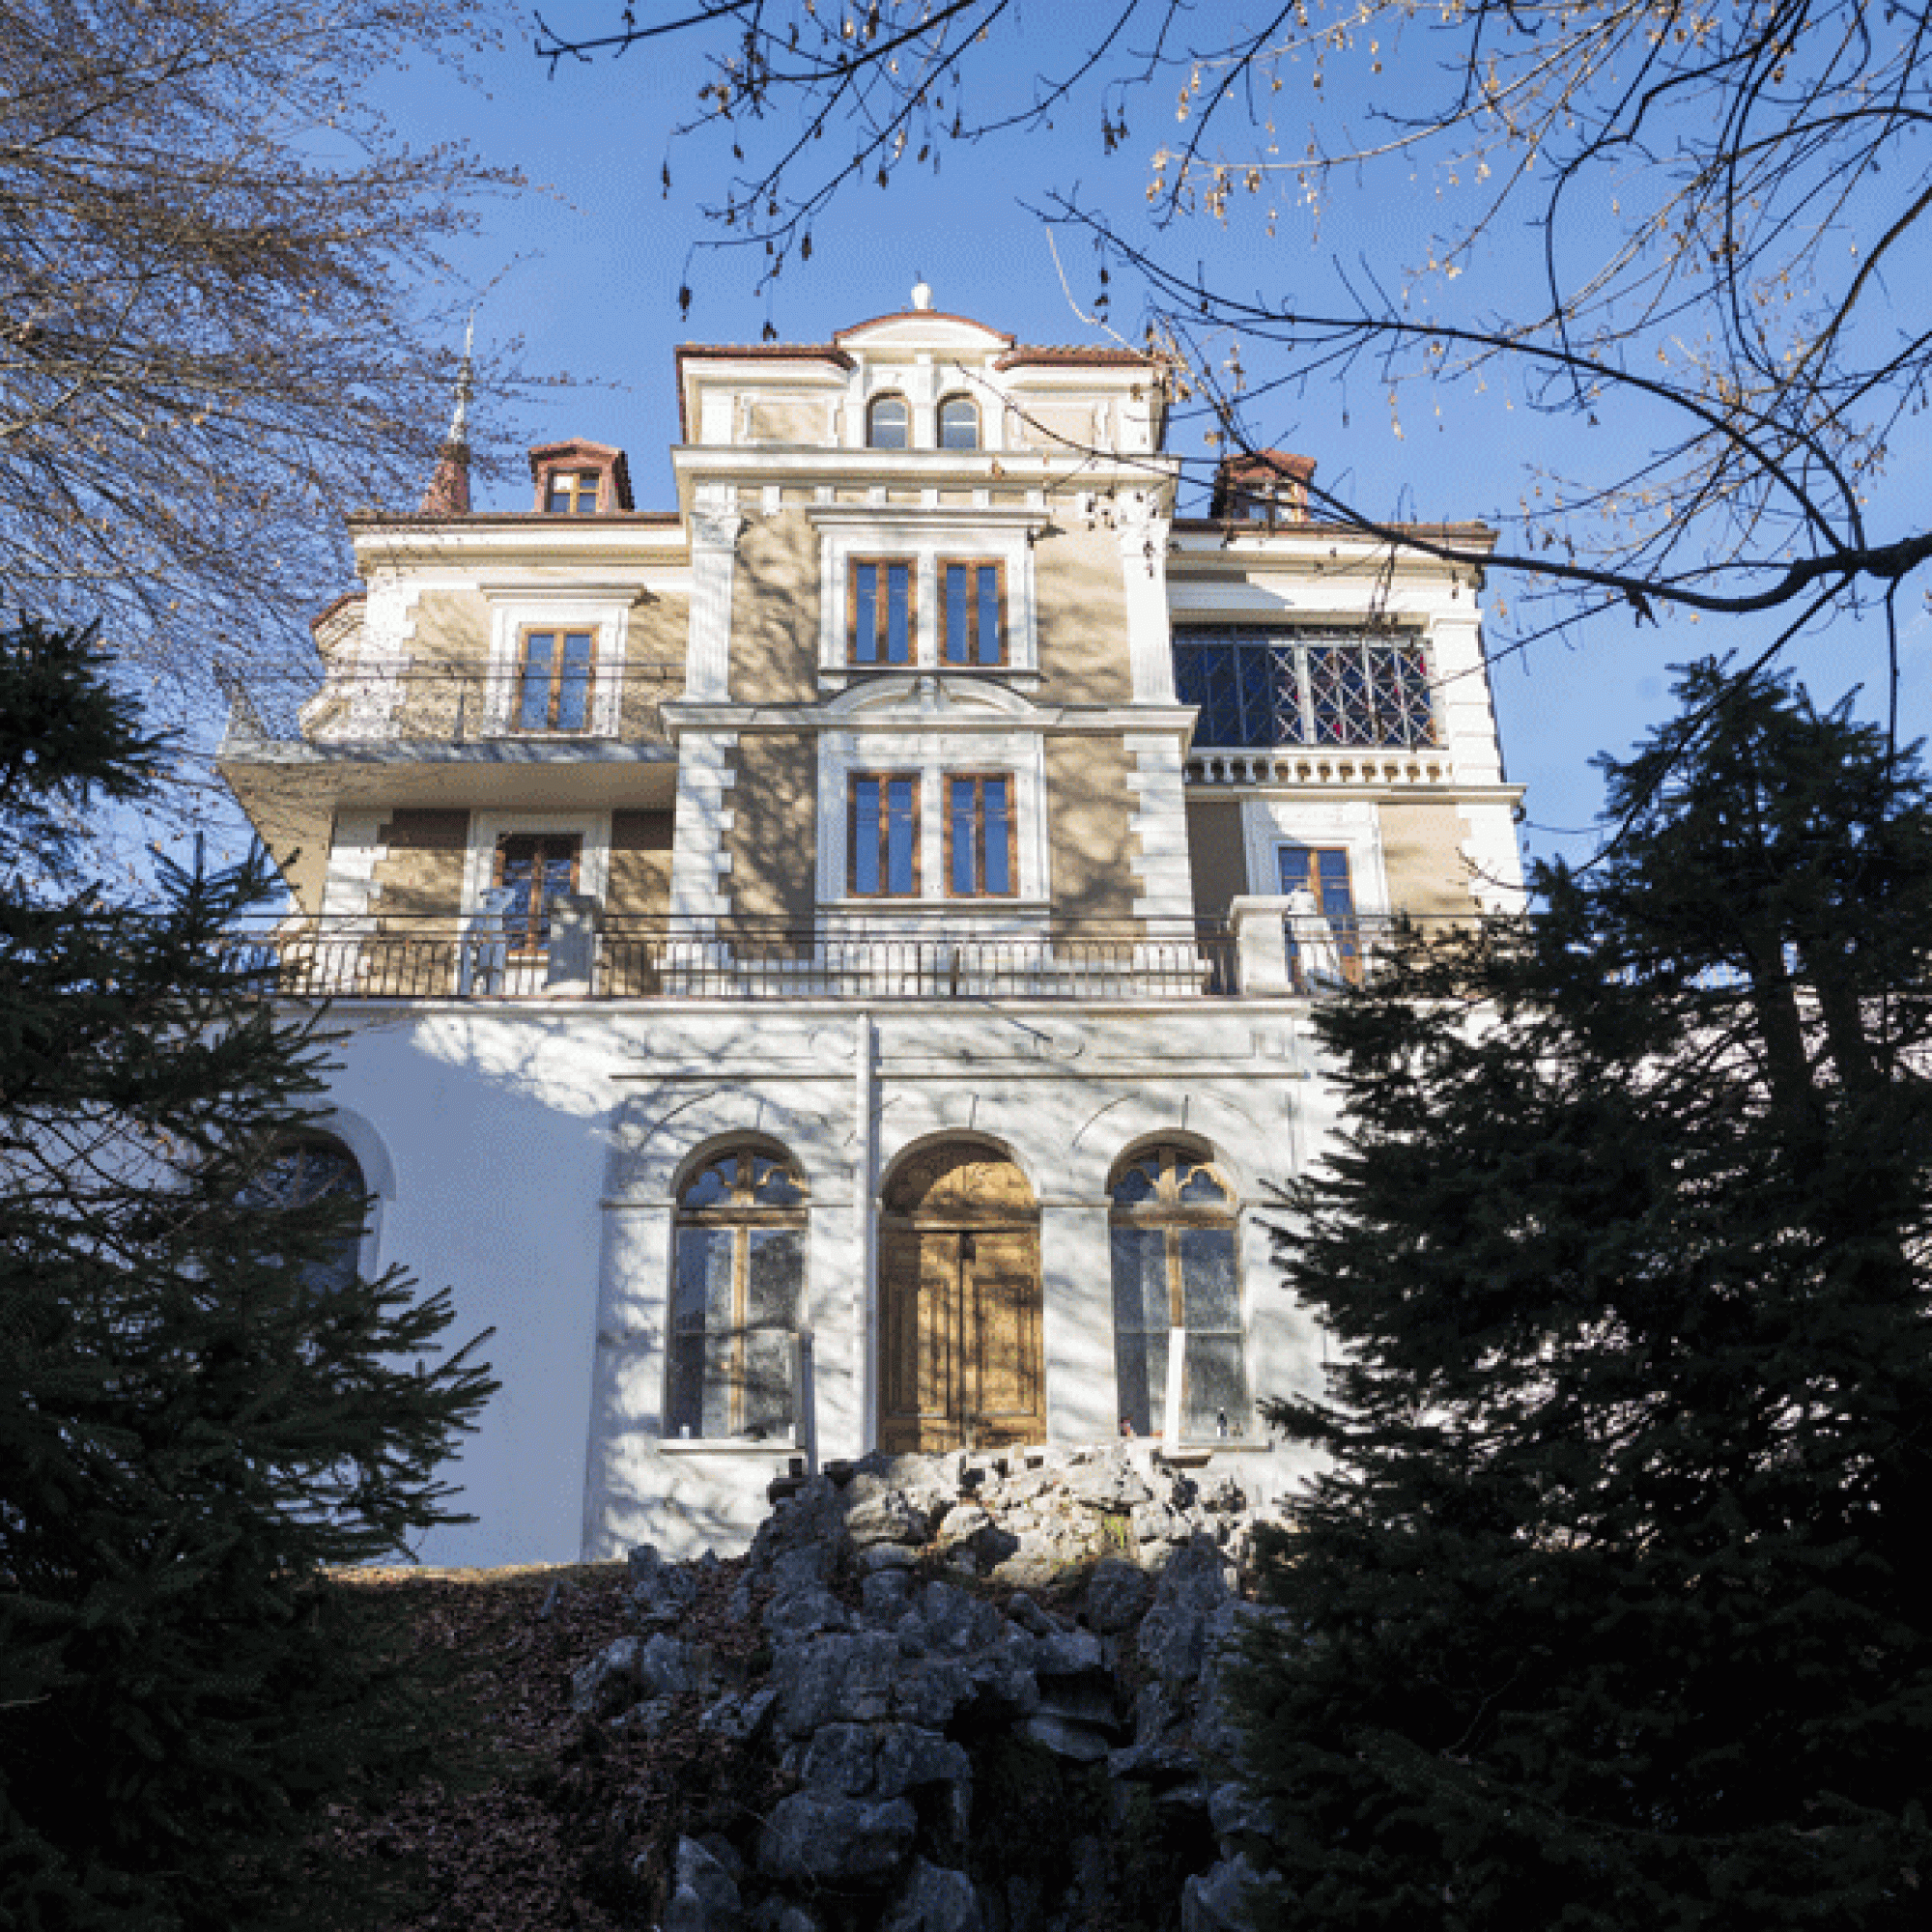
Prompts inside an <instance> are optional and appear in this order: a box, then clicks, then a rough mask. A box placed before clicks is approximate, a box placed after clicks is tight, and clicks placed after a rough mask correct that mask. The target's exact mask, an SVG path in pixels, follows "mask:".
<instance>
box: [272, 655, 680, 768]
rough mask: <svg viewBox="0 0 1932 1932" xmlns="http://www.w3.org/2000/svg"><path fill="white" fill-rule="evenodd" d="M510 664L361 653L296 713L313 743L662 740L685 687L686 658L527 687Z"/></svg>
mask: <svg viewBox="0 0 1932 1932" xmlns="http://www.w3.org/2000/svg"><path fill="white" fill-rule="evenodd" d="M525 687H526V675H525V672H524V671H523V669H521V668H519V667H518V666H516V665H514V664H511V663H509V662H507V661H505V662H502V663H498V664H491V663H486V662H485V661H483V660H481V659H475V658H466V659H440V660H429V661H420V660H416V659H411V658H398V659H395V660H391V661H378V660H367V659H365V660H358V661H355V662H354V663H351V664H347V665H344V666H342V667H340V668H332V669H331V670H330V673H329V675H328V678H327V681H326V682H325V683H324V685H323V687H322V689H321V690H320V691H319V692H317V693H316V694H315V696H313V697H311V698H310V699H309V700H308V701H307V702H306V703H305V704H303V705H302V707H301V711H300V722H301V735H302V736H303V737H304V738H305V739H306V740H307V741H308V742H309V743H310V744H313V745H369V744H376V743H384V744H407V745H469V746H489V745H525V746H540V745H560V746H564V747H569V748H576V749H582V748H584V747H586V746H589V745H596V744H600V743H604V742H610V741H614V742H617V743H620V744H663V743H665V742H666V739H665V728H664V711H663V707H664V704H665V701H666V700H667V699H668V698H673V697H676V696H679V695H680V694H681V693H682V691H683V688H684V661H683V660H682V659H678V660H675V661H658V660H648V659H629V660H626V661H625V662H624V663H621V664H611V665H594V664H593V665H587V666H585V667H584V671H583V676H582V679H581V680H580V681H579V683H578V684H576V685H570V686H567V687H566V688H565V689H564V690H563V691H562V692H561V693H558V692H556V691H553V690H551V689H550V688H549V687H548V686H546V687H545V689H544V690H543V691H542V692H536V691H535V689H534V687H532V688H531V689H530V690H527V691H526V688H525Z"/></svg>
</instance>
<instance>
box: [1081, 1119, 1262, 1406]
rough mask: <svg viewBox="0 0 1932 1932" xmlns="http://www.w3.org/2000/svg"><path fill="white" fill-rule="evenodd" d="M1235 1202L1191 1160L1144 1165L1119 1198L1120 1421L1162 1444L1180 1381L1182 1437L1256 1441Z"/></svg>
mask: <svg viewBox="0 0 1932 1932" xmlns="http://www.w3.org/2000/svg"><path fill="white" fill-rule="evenodd" d="M1237 1235H1238V1228H1237V1225H1236V1211H1235V1200H1234V1196H1233V1195H1232V1193H1231V1192H1230V1191H1229V1189H1228V1186H1227V1183H1226V1182H1225V1181H1224V1180H1223V1179H1221V1177H1220V1175H1219V1174H1218V1173H1216V1171H1215V1170H1214V1169H1213V1168H1212V1167H1211V1166H1209V1165H1208V1163H1206V1162H1205V1161H1203V1160H1201V1159H1200V1158H1199V1156H1198V1155H1196V1154H1193V1153H1190V1152H1189V1151H1187V1150H1186V1149H1185V1148H1178V1147H1161V1148H1154V1149H1152V1150H1151V1151H1148V1152H1147V1153H1144V1154H1141V1155H1139V1156H1138V1157H1137V1158H1136V1159H1135V1160H1134V1161H1133V1162H1132V1163H1131V1164H1130V1165H1129V1166H1128V1167H1127V1168H1126V1170H1125V1171H1124V1172H1123V1173H1122V1175H1121V1176H1120V1177H1119V1179H1117V1180H1116V1181H1115V1183H1114V1188H1113V1214H1112V1228H1111V1236H1112V1247H1113V1274H1114V1365H1115V1372H1116V1376H1117V1379H1118V1390H1119V1399H1120V1410H1121V1419H1122V1421H1123V1422H1125V1423H1127V1424H1129V1425H1131V1427H1132V1429H1133V1431H1134V1433H1135V1434H1136V1435H1160V1434H1161V1433H1162V1432H1163V1430H1164V1428H1165V1426H1166V1420H1167V1391H1168V1381H1169V1377H1170V1373H1171V1371H1172V1368H1173V1366H1174V1364H1175V1363H1176V1361H1177V1358H1178V1360H1179V1369H1180V1433H1181V1435H1182V1436H1183V1437H1184V1438H1186V1439H1188V1440H1191V1441H1209V1440H1216V1439H1219V1438H1222V1437H1228V1436H1235V1437H1238V1436H1244V1435H1246V1434H1247V1433H1248V1412H1249V1406H1248V1395H1247V1376H1246V1369H1245V1366H1244V1364H1243V1361H1242V1354H1241V1294H1240V1268H1239V1261H1238V1253H1237V1246H1236V1241H1237Z"/></svg>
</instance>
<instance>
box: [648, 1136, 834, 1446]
mask: <svg viewBox="0 0 1932 1932" xmlns="http://www.w3.org/2000/svg"><path fill="white" fill-rule="evenodd" d="M804 1292H805V1179H804V1177H803V1176H802V1175H801V1174H800V1173H799V1171H798V1169H797V1168H796V1167H795V1166H793V1165H792V1163H791V1162H790V1161H789V1160H787V1159H786V1158H785V1157H784V1155H782V1154H781V1153H779V1152H778V1151H776V1150H768V1149H763V1148H739V1149H736V1150H734V1151H731V1152H729V1153H726V1154H722V1155H720V1156H719V1157H718V1158H717V1159H716V1160H712V1161H708V1162H707V1163H705V1165H704V1166H702V1167H700V1168H699V1169H698V1170H697V1172H696V1174H694V1175H693V1176H692V1177H691V1179H689V1180H688V1181H686V1183H685V1185H684V1188H683V1190H682V1192H681V1193H680V1194H679V1196H678V1207H677V1238H676V1250H675V1259H674V1263H673V1265H672V1270H671V1311H670V1313H671V1319H670V1330H671V1335H670V1387H669V1391H668V1402H667V1405H666V1425H667V1434H668V1435H673V1436H679V1437H692V1438H696V1439H716V1438H718V1437H724V1436H735V1437H740V1438H749V1439H751V1440H753V1441H767V1440H789V1439H790V1438H791V1436H792V1435H793V1433H794V1431H795V1429H796V1427H797V1386H796V1382H797V1377H796V1363H797V1355H798V1347H797V1341H798V1325H799V1307H800V1302H801V1299H802V1297H803V1295H804Z"/></svg>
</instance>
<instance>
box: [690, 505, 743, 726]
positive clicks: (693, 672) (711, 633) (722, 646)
mask: <svg viewBox="0 0 1932 1932" xmlns="http://www.w3.org/2000/svg"><path fill="white" fill-rule="evenodd" d="M744 527H745V520H744V518H743V517H741V516H740V515H739V514H738V512H737V510H736V509H735V508H733V509H730V510H725V509H721V508H715V507H714V508H699V509H697V510H696V511H694V512H693V513H692V519H691V638H690V641H689V643H688V645H687V647H686V651H685V663H684V695H685V696H686V697H687V698H689V699H690V700H691V701H692V702H693V703H695V704H723V703H725V702H726V701H727V700H728V699H729V697H730V695H731V576H732V572H733V570H734V569H735V567H736V564H737V560H738V533H739V531H741V530H742V529H743V528H744Z"/></svg>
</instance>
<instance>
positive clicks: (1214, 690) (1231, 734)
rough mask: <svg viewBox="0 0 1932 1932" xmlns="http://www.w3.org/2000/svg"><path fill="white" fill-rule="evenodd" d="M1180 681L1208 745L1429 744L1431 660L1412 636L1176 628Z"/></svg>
mask: <svg viewBox="0 0 1932 1932" xmlns="http://www.w3.org/2000/svg"><path fill="white" fill-rule="evenodd" d="M1174 682H1175V688H1176V690H1177V691H1178V692H1179V696H1180V701H1181V703H1183V704H1194V705H1199V706H1200V708H1201V720H1200V723H1199V724H1198V725H1196V726H1195V731H1194V742H1195V744H1196V745H1198V746H1201V747H1202V748H1203V749H1209V748H1220V749H1226V750H1236V751H1261V750H1265V749H1267V748H1269V747H1272V746H1276V745H1433V744H1434V743H1435V701H1434V698H1433V696H1432V694H1431V691H1430V682H1429V661H1428V656H1427V653H1426V652H1425V650H1424V648H1423V644H1422V640H1421V639H1420V638H1419V637H1417V636H1416V635H1415V634H1414V633H1412V632H1407V633H1405V632H1395V633H1371V632H1318V631H1264V630H1231V631H1177V632H1176V633H1175V635H1174Z"/></svg>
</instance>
